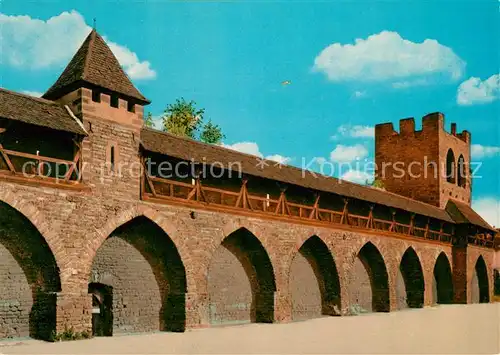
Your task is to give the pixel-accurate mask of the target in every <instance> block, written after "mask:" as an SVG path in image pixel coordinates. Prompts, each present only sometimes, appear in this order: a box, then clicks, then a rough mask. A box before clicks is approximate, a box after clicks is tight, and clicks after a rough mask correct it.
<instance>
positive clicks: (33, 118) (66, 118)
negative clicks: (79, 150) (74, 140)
mask: <svg viewBox="0 0 500 355" xmlns="http://www.w3.org/2000/svg"><path fill="white" fill-rule="evenodd" d="M0 118H6V119H9V120H14V121H20V122H24V123H28V124H32V125H36V126H41V127H47V128H51V129H55V130H58V131H66V132H71V133H77V134H81V135H86V134H87V133H86V132H85V131H84V129H83V128H82V127H81V126H80V125H79V124H78V122H76V121H75V119H74V118H73V117H71V116H70V114H69V113H68V111H67V110H66V108H64V107H63V106H60V105H58V104H57V103H55V102H52V101H49V100H45V99H41V98H38V97H33V96H28V95H23V94H19V93H16V92H13V91H9V90H5V89H2V88H0Z"/></svg>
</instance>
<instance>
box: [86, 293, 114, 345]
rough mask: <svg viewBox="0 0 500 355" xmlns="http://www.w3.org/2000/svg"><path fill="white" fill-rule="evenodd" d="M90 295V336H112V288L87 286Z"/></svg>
mask: <svg viewBox="0 0 500 355" xmlns="http://www.w3.org/2000/svg"><path fill="white" fill-rule="evenodd" d="M89 293H90V294H92V335H93V336H98V337H99V336H101V337H102V336H112V335H113V288H112V287H111V286H107V285H103V284H100V283H91V284H89Z"/></svg>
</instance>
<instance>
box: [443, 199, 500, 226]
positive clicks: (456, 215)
mask: <svg viewBox="0 0 500 355" xmlns="http://www.w3.org/2000/svg"><path fill="white" fill-rule="evenodd" d="M446 211H447V212H448V213H449V214H450V216H451V217H452V218H453V220H454V221H455V222H456V223H471V224H474V225H476V226H480V227H483V228H486V229H489V230H492V231H494V229H493V227H492V226H490V225H489V224H488V222H486V221H485V220H484V219H483V218H482V217H481V216H480V215H479V214H477V213H476V211H474V210H473V209H472V208H471V207H470V206H469V205H466V204H465V203H462V202H459V201H455V200H449V201H448V204H447V205H446Z"/></svg>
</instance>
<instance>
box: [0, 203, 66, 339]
mask: <svg viewBox="0 0 500 355" xmlns="http://www.w3.org/2000/svg"><path fill="white" fill-rule="evenodd" d="M0 285H1V286H0V319H2V320H7V322H1V323H0V338H5V337H19V336H28V335H29V336H32V337H34V338H40V339H49V338H50V336H51V335H52V333H53V332H54V331H55V329H56V297H57V295H56V292H59V291H61V280H60V274H59V268H58V266H57V262H56V258H55V257H54V254H53V253H52V250H51V248H50V246H49V245H48V244H47V241H46V240H45V238H44V237H43V236H42V234H41V233H40V231H39V230H38V229H37V228H36V227H35V226H34V225H33V223H32V222H31V221H30V220H29V219H28V218H27V217H26V216H25V215H23V214H22V213H21V212H19V211H18V210H16V209H15V208H13V207H12V206H11V205H8V204H6V203H4V202H1V201H0Z"/></svg>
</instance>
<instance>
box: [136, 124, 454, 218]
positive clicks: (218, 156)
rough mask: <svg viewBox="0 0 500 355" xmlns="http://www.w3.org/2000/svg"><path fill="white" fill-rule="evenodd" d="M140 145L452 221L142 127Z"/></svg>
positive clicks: (375, 193) (404, 202)
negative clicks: (237, 166)
mask: <svg viewBox="0 0 500 355" xmlns="http://www.w3.org/2000/svg"><path fill="white" fill-rule="evenodd" d="M141 143H142V146H143V147H144V149H146V150H148V151H151V152H155V153H160V154H165V155H168V156H171V157H174V158H178V159H184V160H191V159H194V161H195V162H200V163H202V162H206V163H207V164H210V163H214V162H220V163H222V164H224V165H225V166H229V164H230V163H236V162H239V163H241V167H242V171H243V172H244V173H246V174H249V175H253V176H258V177H262V178H267V179H272V180H276V181H280V182H284V183H288V184H293V185H298V186H303V187H306V188H310V189H313V190H317V191H322V192H330V193H335V194H338V195H341V196H345V197H350V198H356V199H359V200H364V201H368V202H372V203H376V204H380V205H385V206H389V207H393V208H398V209H402V210H406V211H409V212H414V213H417V214H421V215H424V216H428V217H433V218H437V219H440V220H443V221H447V222H453V219H451V217H450V216H449V215H448V213H447V212H446V211H445V210H443V209H440V208H438V207H435V206H432V205H429V204H426V203H423V202H419V201H416V200H412V199H410V198H406V197H403V196H400V195H396V194H393V193H390V192H387V191H384V190H380V189H375V188H370V187H366V186H362V185H358V184H353V183H350V182H347V181H343V180H342V181H341V180H338V179H335V178H331V177H327V176H324V175H319V174H315V176H314V175H313V174H312V173H311V172H309V171H303V170H301V169H298V168H295V167H292V166H287V165H281V167H280V166H278V165H277V164H276V163H275V162H272V161H269V162H268V164H267V165H266V166H265V167H263V168H262V167H259V166H258V165H257V163H258V162H259V160H258V158H257V157H255V156H252V155H248V154H243V153H239V152H237V151H234V150H231V149H227V148H223V147H219V146H215V145H211V144H205V143H201V142H197V141H194V140H191V139H186V138H181V137H177V136H174V135H172V134H168V133H165V132H159V131H155V130H153V129H149V128H144V129H143V130H142V132H141Z"/></svg>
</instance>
